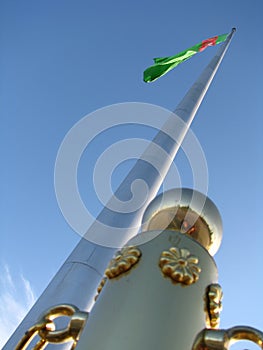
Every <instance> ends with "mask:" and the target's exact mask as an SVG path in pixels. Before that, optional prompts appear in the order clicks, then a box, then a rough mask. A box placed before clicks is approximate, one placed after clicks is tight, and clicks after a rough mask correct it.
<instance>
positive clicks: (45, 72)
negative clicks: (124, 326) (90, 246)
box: [0, 0, 263, 349]
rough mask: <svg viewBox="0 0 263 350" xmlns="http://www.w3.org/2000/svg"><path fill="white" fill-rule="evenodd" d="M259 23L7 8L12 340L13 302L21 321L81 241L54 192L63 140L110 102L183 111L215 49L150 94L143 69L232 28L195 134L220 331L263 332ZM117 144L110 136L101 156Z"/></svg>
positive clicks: (195, 8) (137, 6)
mask: <svg viewBox="0 0 263 350" xmlns="http://www.w3.org/2000/svg"><path fill="white" fill-rule="evenodd" d="M262 12H263V3H262V1H260V0H253V1H242V2H241V1H237V0H233V1H226V0H222V1H221V2H220V3H219V2H216V1H208V0H204V1H198V2H197V1H184V2H178V1H172V0H167V1H166V2H165V4H164V3H160V2H154V1H148V0H146V1H143V2H142V1H137V0H136V1H132V2H131V1H130V2H128V1H119V0H116V1H112V2H108V1H97V2H91V1H84V0H79V1H75V2H73V1H68V0H65V1H62V0H58V1H55V2H54V1H51V0H46V1H38V2H36V1H33V0H32V1H29V0H26V1H23V2H22V1H14V0H11V1H2V2H1V4H0V23H1V24H0V28H1V38H0V40H1V41H0V42H1V58H0V60H1V61H0V62H1V64H0V70H1V86H0V93H1V110H2V113H1V114H2V128H1V143H2V145H1V159H2V172H1V176H2V181H1V184H2V189H1V193H2V200H1V212H2V214H3V215H2V220H1V232H2V233H1V245H0V254H1V257H0V270H1V282H2V283H1V286H0V298H1V299H0V300H1V302H2V304H3V305H6V309H4V307H1V309H0V311H1V315H0V316H1V320H4V319H5V320H6V321H5V322H6V328H5V329H6V333H8V332H9V329H10V328H12V327H14V326H15V325H16V323H17V322H18V320H17V316H15V314H18V312H17V313H16V312H15V311H14V312H13V314H12V315H10V311H8V310H10V308H9V309H8V307H9V304H8V302H7V301H6V300H9V301H10V303H11V302H12V303H13V305H14V300H15V302H16V303H17V308H19V310H22V311H21V313H24V312H25V310H26V309H27V308H28V307H29V305H30V303H32V300H33V299H34V298H36V297H38V296H39V295H40V293H41V292H42V291H43V289H44V288H45V287H46V285H47V284H48V282H49V281H50V279H51V278H52V276H53V275H54V274H55V273H56V271H57V270H58V268H59V267H60V265H61V264H62V263H63V261H64V260H65V258H66V257H67V256H68V254H69V253H70V252H71V250H72V249H73V247H74V246H75V244H76V243H77V242H78V240H79V236H78V234H76V233H75V232H74V231H73V230H72V229H71V228H70V227H69V225H68V224H67V222H66V221H65V219H64V217H63V215H62V214H61V212H60V209H59V206H58V204H57V201H56V196H55V190H54V165H55V160H56V155H57V152H58V149H59V146H60V144H61V142H62V140H63V138H64V136H65V135H66V133H67V132H68V131H69V130H70V128H71V127H72V126H73V125H74V124H75V123H76V122H78V121H79V120H80V119H81V118H83V117H84V116H85V115H87V114H89V113H91V112H93V111H95V110H97V109H98V108H102V107H105V106H108V105H111V104H115V103H122V102H134V101H136V102H145V103H151V104H156V105H158V106H161V107H164V108H167V109H170V110H174V108H175V107H176V105H177V103H178V102H179V101H180V99H181V98H182V97H183V96H184V94H185V92H186V91H187V90H188V88H189V87H190V86H191V84H192V83H193V82H194V81H195V79H196V78H197V77H198V75H199V73H200V72H201V70H202V69H203V68H204V67H205V65H206V64H207V63H208V62H209V60H210V59H211V57H212V56H213V55H214V54H215V52H216V48H208V49H207V50H206V51H204V52H203V53H202V54H198V55H196V56H195V57H193V58H192V59H191V60H189V61H187V62H185V63H184V64H182V65H180V66H178V67H177V68H176V69H175V70H174V71H173V72H170V73H169V74H168V75H167V76H165V77H162V78H161V79H160V80H158V81H156V82H155V83H152V84H145V83H144V82H143V81H142V73H143V70H144V69H145V68H146V67H147V66H149V65H151V64H152V58H153V57H157V56H169V55H173V54H176V53H177V52H179V51H181V50H184V49H186V48H187V47H190V46H192V45H194V44H196V43H198V42H200V41H201V40H202V39H206V38H208V37H211V36H214V35H217V34H223V33H226V32H229V31H230V30H231V28H232V27H234V26H235V27H237V32H236V34H235V36H234V38H233V41H232V43H231V45H230V48H229V50H228V52H227V54H226V56H225V58H224V61H223V63H222V65H221V67H220V69H219V71H218V73H217V75H216V77H215V79H214V81H213V83H212V85H211V87H210V89H209V91H208V93H207V95H206V98H205V100H204V102H203V104H202V106H201V108H200V110H199V112H198V114H197V116H196V119H195V121H194V123H193V125H192V130H193V132H194V133H195V135H196V136H197V137H198V139H199V142H200V143H201V145H202V148H203V150H204V153H205V156H206V160H207V164H208V171H209V190H208V195H209V197H210V198H211V199H212V200H213V201H214V202H215V203H216V205H217V206H218V208H219V210H220V212H221V215H222V219H223V224H224V233H223V235H224V236H223V242H222V246H221V249H220V250H219V252H218V253H217V254H216V256H215V260H216V262H217V265H218V269H219V282H220V284H221V285H222V287H223V291H224V303H223V306H224V310H223V312H222V318H221V320H222V321H221V327H222V328H227V327H230V326H232V325H235V324H249V325H251V326H254V327H257V328H260V329H263V321H262V310H263V299H262V298H261V294H262V289H263V283H262V277H261V276H262V267H263V256H262V245H263V238H262V236H263V235H262V233H263V231H262V225H261V218H262V203H261V200H262V197H263V185H262V178H263V166H262V150H263V139H262V131H263V121H262V107H263V99H262V78H263V68H262V63H261V61H262V56H263V41H262V35H263V24H262ZM146 129H147V128H146ZM133 131H134V133H135V135H136V137H141V138H149V135H150V132H149V130H142V131H141V130H139V127H138V128H133V129H132V131H131V130H129V131H128V130H126V129H125V130H123V131H121V137H122V138H128V137H132V136H131V135H130V133H132V132H133ZM118 137H120V135H119V136H118ZM115 139H116V135H115V134H113V135H110V134H109V135H108V134H107V135H106V141H105V144H106V147H107V144H110V143H111V142H115ZM86 152H87V154H85V155H84V158H83V163H82V165H81V166H80V170H81V172H82V173H81V174H80V179H81V184H80V191H81V190H82V191H83V197H84V198H85V204H86V205H87V206H88V207H92V205H93V203H94V201H95V200H96V199H95V198H94V199H93V198H92V197H88V196H86V195H85V191H86V186H88V184H86V183H85V181H84V179H85V171H87V172H88V171H90V169H89V167H88V165H85V163H84V161H85V157H87V161H88V157H89V156H91V153H92V154H93V149H92V148H91V149H90V150H89V149H87V150H86ZM93 157H96V156H95V155H94V154H93ZM175 164H176V166H177V169H178V171H179V173H180V176H181V181H182V184H183V186H186V187H193V183H192V174H191V167H190V166H189V165H188V164H187V162H186V159H185V157H184V154H183V152H181V153H179V154H178V157H177V158H176V160H175ZM115 176H116V178H115V181H116V183H117V182H118V179H119V177H118V174H116V175H115ZM87 178H88V174H87ZM92 208H93V209H92V210H94V211H95V214H96V211H97V212H98V211H99V208H95V209H94V207H92ZM18 291H19V293H18ZM2 308H3V310H2ZM6 313H7V314H8V317H7V316H6ZM4 336H5V334H3V335H2V337H4ZM233 348H234V347H233ZM235 349H239V348H238V347H237V348H235Z"/></svg>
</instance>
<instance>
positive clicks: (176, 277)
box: [159, 247, 201, 285]
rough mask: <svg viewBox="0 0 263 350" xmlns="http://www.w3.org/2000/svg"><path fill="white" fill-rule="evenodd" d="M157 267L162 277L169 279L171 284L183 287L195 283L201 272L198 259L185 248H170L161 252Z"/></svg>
mask: <svg viewBox="0 0 263 350" xmlns="http://www.w3.org/2000/svg"><path fill="white" fill-rule="evenodd" d="M159 266H160V268H161V270H162V272H163V273H164V275H166V276H168V277H170V278H171V279H172V280H173V282H176V283H181V284H185V285H189V284H192V283H195V282H196V281H197V280H198V278H199V274H200V272H201V268H200V266H198V258H197V257H195V256H193V255H192V254H191V253H190V252H189V250H187V249H185V248H182V249H179V248H176V247H171V248H170V249H169V251H164V252H162V254H161V257H160V260H159Z"/></svg>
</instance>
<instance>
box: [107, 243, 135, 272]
mask: <svg viewBox="0 0 263 350" xmlns="http://www.w3.org/2000/svg"><path fill="white" fill-rule="evenodd" d="M141 255H142V253H141V251H140V249H139V248H137V247H133V246H127V247H124V248H122V249H121V251H119V252H118V253H117V254H116V256H115V257H114V258H113V259H112V260H111V261H110V263H109V265H108V267H107V269H106V271H105V275H106V276H107V277H108V278H115V277H117V276H119V275H121V274H122V273H124V272H127V271H129V270H130V269H131V268H132V267H133V266H134V265H135V264H137V263H138V261H139V260H140V257H141Z"/></svg>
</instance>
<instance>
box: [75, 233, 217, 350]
mask: <svg viewBox="0 0 263 350" xmlns="http://www.w3.org/2000/svg"><path fill="white" fill-rule="evenodd" d="M142 242H143V244H142ZM127 246H129V247H130V246H131V247H132V248H131V249H130V250H129V249H126V250H125V249H124V250H122V252H121V253H120V254H119V255H118V256H117V258H116V259H115V260H114V261H112V262H111V263H110V265H109V269H108V276H109V277H110V278H108V280H107V282H106V284H105V286H104V287H103V289H102V291H101V293H100V295H99V297H98V299H97V301H96V303H95V305H94V307H93V309H92V311H91V313H90V315H89V318H88V321H87V324H86V327H85V329H84V331H83V333H82V335H81V337H80V340H79V343H78V345H77V350H84V349H85V350H94V349H96V350H105V349H107V350H123V349H125V350H134V349H147V350H150V349H151V350H155V349H156V350H159V349H173V350H190V349H191V347H192V345H193V342H194V339H195V337H196V335H197V334H198V333H199V332H200V331H201V330H202V329H203V328H205V327H206V306H207V305H206V298H205V295H206V289H207V287H208V286H209V285H210V284H211V283H216V282H217V268H216V265H215V262H214V260H213V258H212V257H211V255H210V254H209V253H208V252H207V250H206V249H205V248H204V247H203V246H201V244H199V243H198V242H197V241H195V240H194V239H192V238H191V237H189V236H187V235H184V234H182V233H180V232H177V231H168V230H165V231H148V232H144V233H142V234H141V235H139V236H136V237H135V238H134V239H132V240H131V241H130V242H129V243H128V245H127ZM127 269H128V270H127ZM123 270H127V271H124V272H123Z"/></svg>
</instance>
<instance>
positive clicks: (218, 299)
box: [205, 283, 223, 328]
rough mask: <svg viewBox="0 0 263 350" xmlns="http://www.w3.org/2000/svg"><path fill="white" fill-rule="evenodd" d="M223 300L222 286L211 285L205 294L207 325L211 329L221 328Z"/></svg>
mask: <svg viewBox="0 0 263 350" xmlns="http://www.w3.org/2000/svg"><path fill="white" fill-rule="evenodd" d="M222 299H223V291H222V288H221V286H220V284H218V283H212V284H210V285H209V286H208V287H207V289H206V293H205V311H206V325H207V327H209V328H218V327H219V324H220V312H221V311H222Z"/></svg>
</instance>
